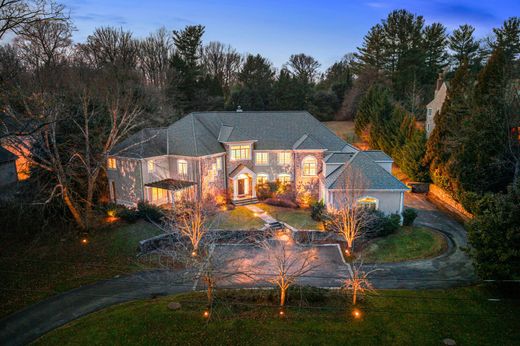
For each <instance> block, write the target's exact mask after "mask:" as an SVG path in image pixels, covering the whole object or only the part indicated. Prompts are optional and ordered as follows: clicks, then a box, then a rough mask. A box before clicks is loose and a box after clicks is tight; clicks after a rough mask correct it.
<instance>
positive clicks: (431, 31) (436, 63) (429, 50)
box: [423, 23, 448, 83]
mask: <svg viewBox="0 0 520 346" xmlns="http://www.w3.org/2000/svg"><path fill="white" fill-rule="evenodd" d="M423 37H424V41H423V49H424V52H425V64H426V73H425V76H424V77H425V81H426V82H427V83H428V82H430V83H433V82H434V81H435V78H436V77H437V75H438V74H439V72H441V71H442V69H444V68H445V67H446V65H447V64H448V52H447V51H446V48H447V45H448V37H447V35H446V27H445V26H444V25H442V24H441V23H433V24H431V25H427V26H426V27H425V28H424V31H423Z"/></svg>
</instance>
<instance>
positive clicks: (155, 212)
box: [137, 201, 164, 222]
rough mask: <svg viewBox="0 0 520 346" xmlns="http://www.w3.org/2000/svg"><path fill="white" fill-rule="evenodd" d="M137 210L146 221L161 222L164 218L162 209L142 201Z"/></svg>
mask: <svg viewBox="0 0 520 346" xmlns="http://www.w3.org/2000/svg"><path fill="white" fill-rule="evenodd" d="M137 210H138V211H139V216H141V217H142V218H143V219H145V220H150V221H154V222H159V221H161V219H162V217H163V216H164V213H163V212H162V210H161V208H159V207H158V206H155V205H153V204H150V203H146V202H142V201H141V202H139V203H137Z"/></svg>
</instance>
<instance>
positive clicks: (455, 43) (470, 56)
mask: <svg viewBox="0 0 520 346" xmlns="http://www.w3.org/2000/svg"><path fill="white" fill-rule="evenodd" d="M474 32H475V28H474V27H472V26H471V25H468V24H464V25H461V26H459V28H458V29H456V30H454V31H453V33H452V34H451V36H450V37H449V39H448V41H449V45H448V46H449V48H450V49H451V51H452V57H453V59H454V60H455V64H456V66H457V67H458V66H460V65H462V63H463V62H464V61H466V62H467V63H468V65H469V67H470V69H471V70H475V69H476V68H477V67H478V66H479V65H480V43H479V41H478V40H475V38H474V37H473V33H474Z"/></svg>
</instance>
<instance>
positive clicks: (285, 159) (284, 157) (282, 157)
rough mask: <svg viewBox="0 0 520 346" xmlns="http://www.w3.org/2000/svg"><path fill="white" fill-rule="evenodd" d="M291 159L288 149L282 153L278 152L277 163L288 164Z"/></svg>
mask: <svg viewBox="0 0 520 346" xmlns="http://www.w3.org/2000/svg"><path fill="white" fill-rule="evenodd" d="M291 161H292V154H291V152H290V151H284V152H282V153H278V165H280V166H285V165H290V164H291Z"/></svg>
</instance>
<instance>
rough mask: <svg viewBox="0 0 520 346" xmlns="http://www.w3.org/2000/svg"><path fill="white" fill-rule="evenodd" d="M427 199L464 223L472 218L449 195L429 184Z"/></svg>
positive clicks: (471, 215)
mask: <svg viewBox="0 0 520 346" xmlns="http://www.w3.org/2000/svg"><path fill="white" fill-rule="evenodd" d="M428 199H429V200H430V201H432V202H433V203H434V204H435V205H437V206H439V207H441V208H445V209H447V210H448V211H451V212H453V213H455V214H456V215H458V216H459V217H460V218H462V219H463V220H464V221H467V220H470V219H472V218H473V214H471V213H470V212H468V211H467V210H466V209H464V207H462V205H461V204H460V203H459V202H457V201H456V200H454V199H453V197H451V195H450V194H449V193H448V192H447V191H445V190H443V189H441V188H440V187H438V186H437V185H435V184H430V190H429V191H428Z"/></svg>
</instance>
